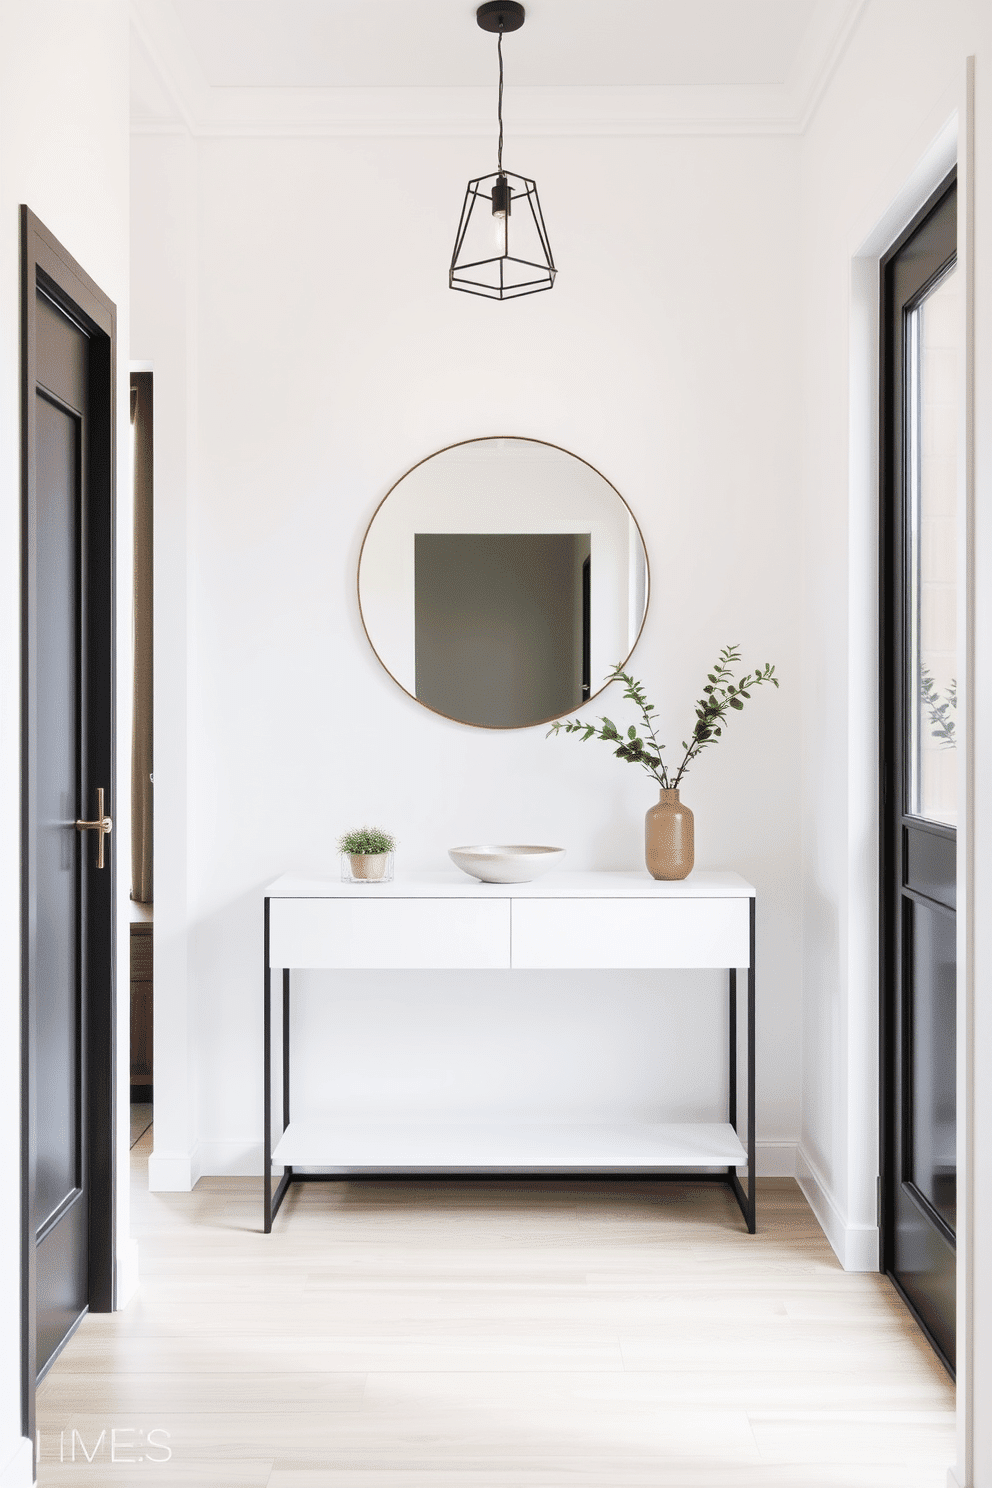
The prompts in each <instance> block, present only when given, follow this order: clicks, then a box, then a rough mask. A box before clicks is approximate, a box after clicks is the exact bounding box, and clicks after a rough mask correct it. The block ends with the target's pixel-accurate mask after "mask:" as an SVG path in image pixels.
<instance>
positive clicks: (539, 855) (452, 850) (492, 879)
mask: <svg viewBox="0 0 992 1488" xmlns="http://www.w3.org/2000/svg"><path fill="white" fill-rule="evenodd" d="M564 856H565V849H564V848H563V847H524V846H521V845H519V844H514V845H513V846H511V847H490V846H485V847H449V848H448V857H449V858H450V859H451V861H452V862H453V863H454V864H455V865H456V866H457V867H459V868H461V870H462V872H463V873H468V874H471V876H472V877H473V878H479V879H481V880H482V882H483V883H496V884H509V883H530V881H531V879H532V878H539V877H540V876H541V874H542V873H546V872H547V870H548V869H549V868H551V867H553V866H554V864H555V863H559V862H560V861H561V859H562V858H563V857H564Z"/></svg>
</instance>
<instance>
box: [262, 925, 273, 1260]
mask: <svg viewBox="0 0 992 1488" xmlns="http://www.w3.org/2000/svg"><path fill="white" fill-rule="evenodd" d="M263 985H264V988H265V991H264V996H263V1002H262V1049H263V1055H262V1058H263V1069H262V1091H263V1096H262V1113H263V1115H262V1123H263V1125H262V1214H263V1226H262V1227H263V1233H264V1234H266V1235H268V1234H269V1233H270V1231H271V1229H272V1069H271V1065H272V970H271V968H270V966H269V901H268V899H266V901H265V976H264V982H263Z"/></svg>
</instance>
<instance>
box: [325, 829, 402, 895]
mask: <svg viewBox="0 0 992 1488" xmlns="http://www.w3.org/2000/svg"><path fill="white" fill-rule="evenodd" d="M395 847H396V838H395V837H393V836H391V834H390V833H389V832H383V831H382V830H381V828H379V827H359V828H357V830H355V831H354V832H345V834H344V836H343V837H341V838H340V839H339V840H338V850H339V852H340V853H341V877H342V879H343V880H344V882H345V883H390V882H391V881H392V877H393V851H394V849H395Z"/></svg>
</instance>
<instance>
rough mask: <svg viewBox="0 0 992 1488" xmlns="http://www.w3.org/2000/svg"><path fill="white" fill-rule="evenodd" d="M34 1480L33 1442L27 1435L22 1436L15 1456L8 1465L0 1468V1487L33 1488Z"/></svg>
mask: <svg viewBox="0 0 992 1488" xmlns="http://www.w3.org/2000/svg"><path fill="white" fill-rule="evenodd" d="M33 1482H34V1463H33V1461H32V1457H31V1443H30V1441H29V1440H28V1438H27V1437H26V1436H22V1437H21V1440H20V1444H19V1445H18V1446H17V1447H16V1448H15V1450H14V1455H13V1457H11V1459H10V1461H9V1462H8V1463H7V1465H6V1467H3V1468H0V1488H31V1485H32V1483H33Z"/></svg>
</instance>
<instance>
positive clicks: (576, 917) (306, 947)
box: [263, 872, 755, 1234]
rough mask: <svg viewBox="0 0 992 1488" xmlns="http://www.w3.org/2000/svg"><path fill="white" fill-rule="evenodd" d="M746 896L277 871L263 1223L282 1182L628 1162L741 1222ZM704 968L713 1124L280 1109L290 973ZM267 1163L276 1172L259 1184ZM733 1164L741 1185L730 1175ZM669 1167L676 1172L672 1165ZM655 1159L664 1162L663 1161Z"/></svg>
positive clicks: (583, 883) (677, 886)
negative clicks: (391, 1118)
mask: <svg viewBox="0 0 992 1488" xmlns="http://www.w3.org/2000/svg"><path fill="white" fill-rule="evenodd" d="M754 912H755V891H754V889H753V888H752V887H751V885H750V884H749V883H746V882H745V881H744V879H742V878H740V877H739V876H738V875H737V874H736V873H702V872H695V873H692V874H691V875H690V876H689V877H688V878H687V879H684V880H682V881H681V882H680V883H659V882H656V881H655V880H654V879H652V878H649V877H647V875H646V874H644V873H551V874H549V875H548V876H547V877H545V878H541V879H538V880H537V881H536V882H534V883H528V884H482V883H477V882H476V881H475V880H473V879H470V878H467V877H466V876H465V875H464V874H462V873H458V872H454V873H437V874H420V875H416V876H413V877H410V878H403V879H397V880H396V881H395V882H393V883H388V884H346V883H339V882H332V881H330V880H326V879H306V878H294V877H292V876H289V875H286V876H284V877H282V878H279V879H277V880H276V881H275V883H272V884H270V885H269V887H268V888H267V889H266V890H265V1000H264V1050H265V1053H264V1058H265V1071H264V1091H265V1100H264V1110H265V1137H264V1170H263V1171H264V1222H265V1233H266V1234H268V1233H269V1231H270V1230H271V1228H272V1220H273V1217H274V1216H275V1213H276V1211H277V1210H278V1208H279V1205H280V1204H281V1203H282V1200H283V1198H284V1196H285V1194H286V1190H287V1188H288V1187H289V1185H290V1183H292V1182H294V1181H295V1182H301V1181H308V1180H312V1179H314V1178H317V1177H322V1178H326V1177H334V1176H341V1175H340V1174H338V1175H335V1174H314V1173H309V1172H306V1173H303V1172H299V1171H298V1169H300V1168H316V1167H323V1168H335V1169H344V1170H355V1169H359V1170H364V1171H366V1172H368V1171H369V1170H374V1171H376V1172H379V1173H383V1172H386V1173H388V1172H392V1173H396V1172H406V1173H410V1172H418V1171H419V1172H432V1173H436V1172H438V1171H439V1170H442V1171H443V1170H447V1171H451V1172H462V1173H466V1172H472V1173H479V1172H491V1173H506V1172H508V1171H512V1172H516V1173H520V1172H531V1173H533V1172H555V1173H563V1172H565V1173H600V1174H602V1173H604V1172H612V1173H615V1172H617V1171H618V1170H619V1171H622V1172H624V1173H627V1172H629V1173H637V1174H639V1175H640V1176H645V1175H649V1174H650V1175H653V1176H658V1177H665V1176H668V1177H671V1176H675V1177H679V1178H686V1177H693V1178H698V1179H707V1180H711V1181H718V1182H721V1183H726V1184H728V1185H729V1186H730V1188H731V1189H732V1190H733V1192H734V1194H735V1195H736V1197H737V1201H738V1203H739V1204H740V1207H741V1212H742V1214H743V1215H744V1219H745V1221H746V1223H747V1227H748V1230H749V1232H750V1233H751V1234H754V1229H755V1187H754V1177H755V1174H754V1015H755V976H754V917H755V914H754ZM618 968H619V969H648V970H661V969H669V968H671V969H700V970H703V969H712V968H720V969H724V970H727V971H728V972H729V1012H728V1023H729V1041H730V1062H729V1080H728V1099H727V1120H726V1122H691V1123H690V1122H685V1123H675V1124H667V1125H663V1124H660V1123H659V1124H652V1123H629V1122H628V1123H621V1122H617V1123H614V1124H608V1123H607V1124H603V1123H600V1124H596V1125H575V1124H573V1125H566V1124H547V1125H534V1124H531V1125H529V1126H524V1125H520V1126H516V1125H506V1124H501V1125H500V1126H498V1127H497V1126H495V1125H492V1126H489V1127H483V1126H476V1127H472V1126H464V1125H463V1126H458V1127H447V1126H444V1127H442V1126H440V1125H435V1126H432V1127H428V1126H424V1125H413V1126H401V1125H398V1124H394V1125H392V1126H389V1127H384V1126H375V1127H369V1126H362V1125H359V1124H349V1123H346V1122H340V1121H327V1120H323V1121H321V1120H306V1119H303V1120H293V1119H291V1115H290V974H291V972H293V971H294V970H297V969H300V970H303V969H306V970H321V969H329V970H336V971H352V970H393V971H412V970H424V969H427V970H441V969H443V970H466V971H468V970H496V969H503V970H518V969H520V970H522V969H527V970H534V969H539V970H545V969H546V970H551V969H555V970H571V969H579V970H590V969H604V970H615V969H618ZM279 969H281V970H282V1080H281V1084H282V1134H281V1136H279V1137H278V1138H277V1142H276V1144H275V1145H273V1133H272V1115H273V1110H272V1107H273V1098H272V1097H273V1091H272V1043H273V1039H272V1030H273V1024H272V973H273V971H274V970H279ZM741 969H746V971H747V1059H746V1063H747V1090H746V1101H747V1132H746V1143H747V1145H746V1148H745V1146H744V1145H743V1143H742V1141H741V1138H740V1136H739V1135H738V1131H737V1105H738V1100H737V1096H738V1073H737V1072H738V1061H739V1051H738V1016H737V972H738V970H741ZM273 1163H276V1164H282V1165H283V1168H284V1171H283V1175H282V1178H281V1179H280V1181H279V1183H278V1185H277V1187H276V1188H275V1190H274V1191H273V1187H272V1166H273ZM745 1164H746V1166H747V1179H748V1181H747V1188H746V1189H745V1188H744V1186H743V1185H742V1183H741V1181H740V1178H739V1177H738V1175H737V1169H738V1167H741V1166H744V1165H745ZM672 1169H675V1170H677V1171H676V1172H675V1173H674V1174H672V1173H671V1171H670V1170H672ZM663 1170H668V1171H663Z"/></svg>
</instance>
